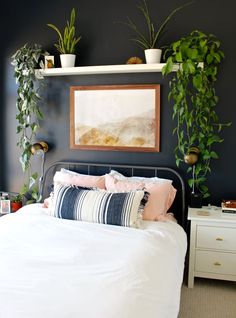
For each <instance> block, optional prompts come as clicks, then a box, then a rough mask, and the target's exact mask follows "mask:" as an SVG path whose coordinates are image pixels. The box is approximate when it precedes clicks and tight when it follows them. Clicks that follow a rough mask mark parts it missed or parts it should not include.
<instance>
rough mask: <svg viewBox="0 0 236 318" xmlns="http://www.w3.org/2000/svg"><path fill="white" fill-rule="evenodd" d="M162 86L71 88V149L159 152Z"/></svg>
mask: <svg viewBox="0 0 236 318" xmlns="http://www.w3.org/2000/svg"><path fill="white" fill-rule="evenodd" d="M159 140H160V85H159V84H147V85H109V86H73V87H71V88H70V146H71V148H72V149H99V150H122V151H159V150H160V145H159Z"/></svg>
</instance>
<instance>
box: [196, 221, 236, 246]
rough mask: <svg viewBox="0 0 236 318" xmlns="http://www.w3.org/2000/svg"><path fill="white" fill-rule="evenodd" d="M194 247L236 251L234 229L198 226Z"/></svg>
mask: <svg viewBox="0 0 236 318" xmlns="http://www.w3.org/2000/svg"><path fill="white" fill-rule="evenodd" d="M196 247H197V248H211V249H217V250H224V251H226V250H228V251H236V239H235V228H227V227H217V226H203V225H199V226H198V227H197V240H196Z"/></svg>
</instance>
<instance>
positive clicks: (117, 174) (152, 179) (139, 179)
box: [109, 170, 173, 183]
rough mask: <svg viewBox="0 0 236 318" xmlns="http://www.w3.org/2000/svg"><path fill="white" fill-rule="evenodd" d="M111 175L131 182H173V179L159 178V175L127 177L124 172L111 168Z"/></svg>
mask: <svg viewBox="0 0 236 318" xmlns="http://www.w3.org/2000/svg"><path fill="white" fill-rule="evenodd" d="M109 174H110V175H111V176H113V177H114V178H115V179H117V180H119V181H121V180H126V181H130V182H134V181H136V182H145V183H159V182H167V183H172V182H173V180H171V179H165V178H159V177H150V178H147V177H137V176H135V177H125V176H124V175H123V174H121V173H120V172H118V171H116V170H111V171H110V173H109Z"/></svg>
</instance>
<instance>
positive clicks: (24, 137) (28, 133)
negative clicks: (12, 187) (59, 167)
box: [11, 44, 48, 193]
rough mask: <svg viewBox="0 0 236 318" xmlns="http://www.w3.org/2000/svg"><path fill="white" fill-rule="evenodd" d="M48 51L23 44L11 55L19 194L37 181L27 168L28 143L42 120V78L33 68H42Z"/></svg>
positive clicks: (35, 174)
mask: <svg viewBox="0 0 236 318" xmlns="http://www.w3.org/2000/svg"><path fill="white" fill-rule="evenodd" d="M46 54H48V53H47V52H45V51H44V50H42V48H41V46H40V45H38V44H34V45H30V44H25V45H24V46H23V47H21V48H20V49H19V50H17V51H16V53H15V54H14V55H13V56H12V63H11V64H12V65H13V66H14V70H15V73H14V76H15V78H16V83H17V84H18V88H17V94H18V97H17V101H16V108H17V111H18V113H17V115H16V119H17V134H18V135H19V140H18V142H17V146H19V148H20V149H21V151H22V152H21V156H20V163H21V166H22V170H23V172H24V174H25V178H26V180H25V184H24V186H23V190H22V193H29V192H30V191H31V189H32V187H33V186H34V184H35V182H36V181H37V178H38V175H37V173H33V172H32V171H31V156H32V152H31V146H32V144H33V139H34V137H35V135H36V132H37V130H38V128H39V121H40V120H41V119H43V114H42V112H41V109H40V105H39V103H40V101H41V96H40V94H41V89H42V85H43V81H42V80H38V78H37V69H38V68H39V66H41V67H43V57H44V55H46Z"/></svg>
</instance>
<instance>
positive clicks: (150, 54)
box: [144, 49, 162, 64]
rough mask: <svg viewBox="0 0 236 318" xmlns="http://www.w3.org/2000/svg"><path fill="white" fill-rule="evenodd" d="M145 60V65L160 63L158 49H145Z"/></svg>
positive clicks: (159, 51)
mask: <svg viewBox="0 0 236 318" xmlns="http://www.w3.org/2000/svg"><path fill="white" fill-rule="evenodd" d="M144 53H145V59H146V63H147V64H155V63H160V62H161V53H162V50H160V49H147V50H145V51H144Z"/></svg>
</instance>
